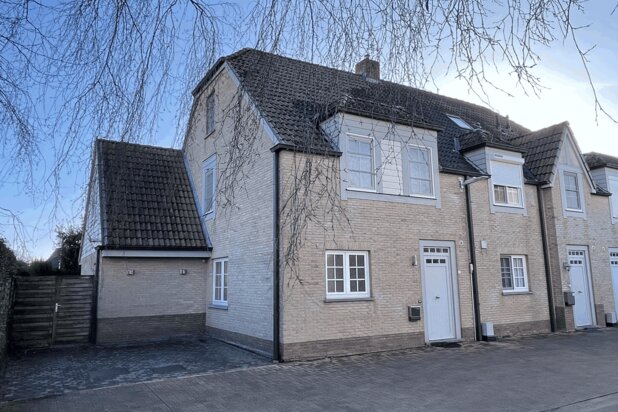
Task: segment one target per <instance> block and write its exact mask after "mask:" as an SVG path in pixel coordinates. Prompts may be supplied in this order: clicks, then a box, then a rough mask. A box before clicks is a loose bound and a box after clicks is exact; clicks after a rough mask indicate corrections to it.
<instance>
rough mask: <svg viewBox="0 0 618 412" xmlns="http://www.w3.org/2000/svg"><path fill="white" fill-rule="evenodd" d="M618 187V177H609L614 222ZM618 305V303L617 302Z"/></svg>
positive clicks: (608, 185) (617, 217) (617, 214)
mask: <svg viewBox="0 0 618 412" xmlns="http://www.w3.org/2000/svg"><path fill="white" fill-rule="evenodd" d="M614 185H615V186H616V187H618V177H615V176H613V175H612V176H608V177H607V189H608V190H609V192H610V193H611V194H612V195H611V196H610V205H611V209H612V220H614V221H616V220H618V190H616V191H613V190H612V186H614ZM616 303H617V304H618V302H616Z"/></svg>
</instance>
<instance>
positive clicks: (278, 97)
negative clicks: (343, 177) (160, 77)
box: [196, 49, 530, 175]
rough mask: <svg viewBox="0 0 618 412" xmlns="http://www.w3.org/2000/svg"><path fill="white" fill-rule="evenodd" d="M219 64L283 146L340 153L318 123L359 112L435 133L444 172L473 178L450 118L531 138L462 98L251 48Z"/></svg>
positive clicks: (504, 135) (475, 172)
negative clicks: (232, 76)
mask: <svg viewBox="0 0 618 412" xmlns="http://www.w3.org/2000/svg"><path fill="white" fill-rule="evenodd" d="M223 61H227V62H228V63H229V64H230V66H231V67H232V68H233V70H234V71H235V72H236V74H237V76H238V77H239V79H240V81H241V82H242V84H243V86H244V87H245V89H246V90H247V91H248V92H249V93H250V95H251V96H252V98H253V99H254V100H255V102H256V104H257V105H258V107H259V109H260V112H261V113H262V115H263V116H264V117H265V118H266V120H267V121H268V122H269V124H270V125H271V126H272V127H273V128H274V130H275V132H276V133H277V135H278V136H279V137H280V139H281V140H282V141H281V143H282V144H284V145H288V146H291V147H295V148H298V149H299V150H311V151H314V152H315V151H317V152H320V151H321V152H324V153H329V152H337V151H338V148H336V147H334V146H333V145H332V144H331V142H329V140H328V139H327V138H326V136H324V134H323V133H321V131H320V128H319V127H318V125H319V123H320V121H322V120H324V118H325V116H326V115H328V114H329V113H332V111H333V110H334V111H337V110H338V109H339V110H341V111H358V112H362V113H363V114H364V115H365V116H368V117H375V118H377V119H385V118H386V119H389V120H392V121H394V122H399V123H403V124H414V125H419V126H423V125H429V127H430V128H433V129H434V130H435V129H436V128H440V129H441V130H440V131H439V132H438V149H439V150H438V154H439V161H440V166H441V168H442V170H445V171H453V172H459V173H461V174H470V175H478V174H479V172H478V170H476V168H474V167H473V166H472V165H471V164H470V163H468V162H467V161H466V159H465V158H464V157H463V155H462V154H461V153H460V152H459V151H458V150H457V149H456V147H455V141H454V138H455V137H458V136H460V135H461V134H463V133H465V132H467V131H468V130H466V129H462V128H460V127H459V126H457V125H456V124H455V123H453V121H452V120H451V119H449V118H448V117H447V116H446V115H447V114H451V115H457V116H459V117H461V118H462V119H463V120H465V121H466V122H467V123H468V124H470V125H471V126H472V127H475V128H482V129H484V130H486V131H487V132H489V133H490V134H492V135H494V136H499V137H500V138H501V139H505V138H507V137H510V136H518V135H522V134H526V133H529V132H530V131H529V130H528V129H526V128H524V127H522V126H520V125H518V124H516V123H514V122H512V121H509V120H508V118H505V117H503V116H500V115H498V114H496V113H495V112H493V111H491V110H489V109H486V108H484V107H481V106H477V105H474V104H471V103H468V102H464V101H462V100H457V99H453V98H450V97H445V96H441V95H437V94H435V93H430V92H426V91H423V90H419V89H415V88H412V87H408V86H403V85H400V84H396V83H391V82H387V81H373V80H370V79H366V78H364V77H363V76H361V75H357V74H354V73H351V72H346V71H341V70H336V69H333V68H329V67H324V66H319V65H315V64H311V63H307V62H303V61H300V60H294V59H290V58H286V57H282V56H277V55H273V54H269V53H264V52H260V51H256V50H253V49H243V50H241V51H239V52H237V53H235V54H233V55H231V56H228V57H227V58H224V59H222V60H221V61H220V62H219V63H218V64H219V65H220V64H221V63H222V62H223ZM217 67H218V66H217V65H215V67H213V69H212V70H211V73H212V72H214V71H213V70H214V69H216V68H217ZM208 76H209V75H207V77H208ZM203 83H204V82H202V83H201V84H203ZM199 87H200V86H198V88H197V89H196V90H199ZM333 108H334V109H333ZM506 140H508V139H506Z"/></svg>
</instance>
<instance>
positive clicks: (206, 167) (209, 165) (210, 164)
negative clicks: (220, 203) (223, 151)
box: [202, 154, 217, 218]
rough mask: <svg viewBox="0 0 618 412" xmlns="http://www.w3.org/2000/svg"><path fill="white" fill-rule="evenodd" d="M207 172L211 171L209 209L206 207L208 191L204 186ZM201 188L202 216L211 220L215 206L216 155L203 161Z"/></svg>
mask: <svg viewBox="0 0 618 412" xmlns="http://www.w3.org/2000/svg"><path fill="white" fill-rule="evenodd" d="M208 171H212V192H211V193H210V196H211V197H212V201H211V202H210V207H208V203H209V198H208V190H207V185H206V183H207V172H208ZM202 188H203V196H202V207H203V211H202V215H203V216H204V217H206V218H213V217H214V215H215V209H216V205H217V155H216V154H214V155H212V156H210V157H209V158H208V159H206V160H204V163H203V166H202Z"/></svg>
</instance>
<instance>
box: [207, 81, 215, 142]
mask: <svg viewBox="0 0 618 412" xmlns="http://www.w3.org/2000/svg"><path fill="white" fill-rule="evenodd" d="M215 106H216V103H215V92H211V93H210V94H209V95H208V96H206V136H208V135H210V134H211V133H212V132H214V131H215Z"/></svg>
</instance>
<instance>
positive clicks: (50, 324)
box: [11, 276, 95, 349]
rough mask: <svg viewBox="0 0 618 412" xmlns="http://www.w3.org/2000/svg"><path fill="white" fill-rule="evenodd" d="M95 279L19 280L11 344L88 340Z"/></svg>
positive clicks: (33, 345)
mask: <svg viewBox="0 0 618 412" xmlns="http://www.w3.org/2000/svg"><path fill="white" fill-rule="evenodd" d="M94 285H95V284H94V278H93V277H85V276H24V277H18V278H17V279H16V285H15V287H16V293H15V301H14V306H13V318H12V323H11V344H12V346H13V347H14V348H17V349H31V348H46V347H50V346H53V345H62V344H74V343H87V342H89V340H90V332H91V328H92V308H93V299H94V296H95V295H94Z"/></svg>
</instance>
